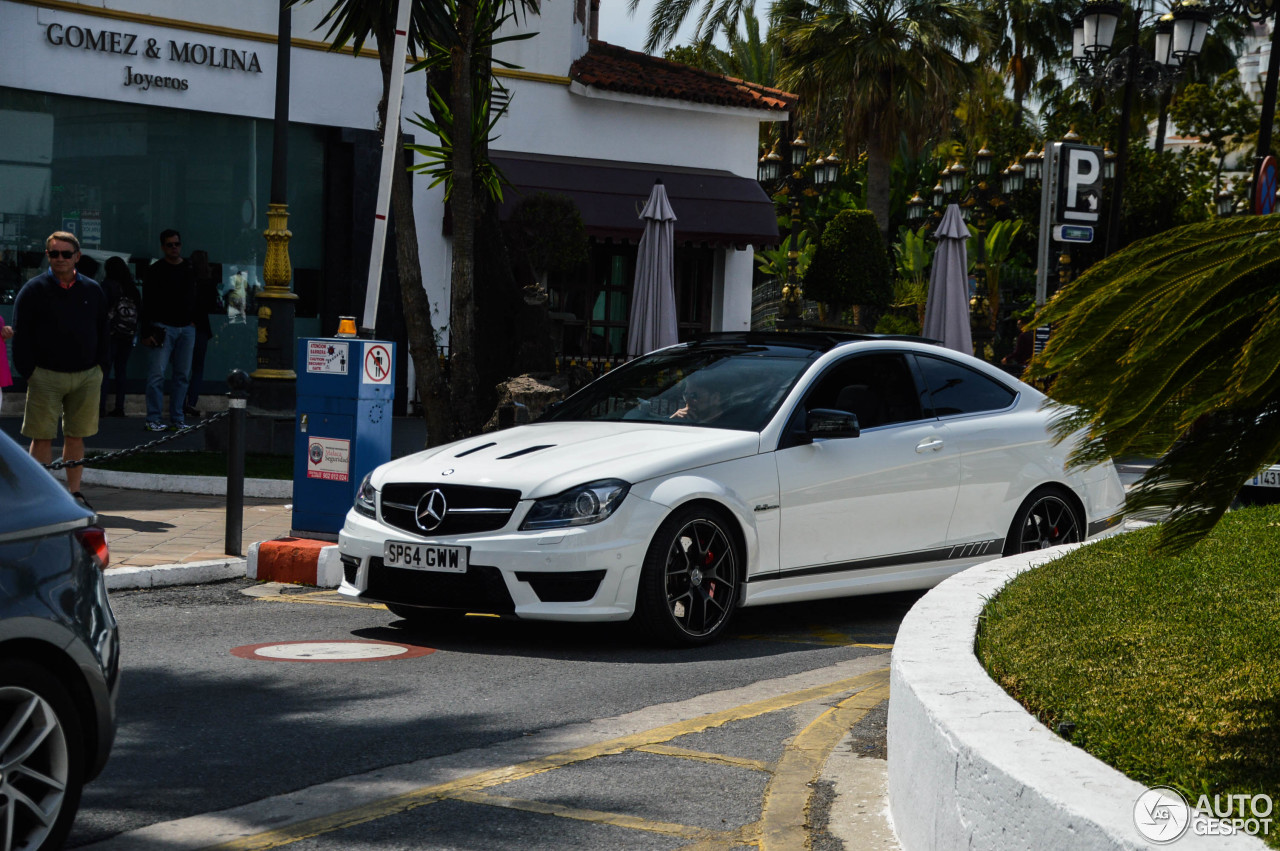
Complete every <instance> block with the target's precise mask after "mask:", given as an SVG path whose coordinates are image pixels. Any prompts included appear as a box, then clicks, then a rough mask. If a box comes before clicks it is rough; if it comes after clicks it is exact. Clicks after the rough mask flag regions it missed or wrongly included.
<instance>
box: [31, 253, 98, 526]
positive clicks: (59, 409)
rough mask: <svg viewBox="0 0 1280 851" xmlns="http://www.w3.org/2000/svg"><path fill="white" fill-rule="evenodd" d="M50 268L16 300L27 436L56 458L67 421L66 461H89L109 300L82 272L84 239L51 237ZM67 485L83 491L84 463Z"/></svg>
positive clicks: (35, 451)
mask: <svg viewBox="0 0 1280 851" xmlns="http://www.w3.org/2000/svg"><path fill="white" fill-rule="evenodd" d="M44 245H45V254H46V255H47V256H48V258H49V271H47V272H45V273H44V274H42V275H37V276H36V277H34V278H32V279H31V280H30V281H27V283H26V284H25V285H24V286H23V287H22V289H21V290H20V291H19V292H18V298H17V299H16V300H15V301H14V304H13V331H14V334H13V360H14V365H15V366H16V367H17V368H18V371H19V372H21V373H22V374H23V375H25V376H26V377H27V401H26V408H25V410H24V411H23V416H22V434H23V435H24V436H25V437H29V438H31V455H32V456H33V457H34V458H35V459H36V460H37V461H39V462H40V463H42V464H48V463H49V462H50V461H52V460H53V440H54V438H55V437H57V436H58V420H59V418H61V420H62V460H64V461H78V460H80V459H82V458H84V439H85V438H86V437H92V436H93V435H95V434H97V433H98V398H99V395H100V393H101V388H102V370H103V367H104V366H105V365H106V363H107V357H108V342H109V340H108V337H107V297H106V296H105V295H104V294H103V292H102V288H101V287H99V286H98V284H97V282H96V281H93V280H91V279H89V278H86V277H85V276H84V275H81V274H79V273H78V272H77V271H76V261H78V260H79V259H80V241H79V240H78V239H77V238H76V235H75V234H73V233H67V232H66V231H57V232H55V233H53V234H51V235H50V236H49V238H48V239H46V240H45V243H44ZM66 471H67V490H69V491H71V495H72V496H74V497H75V498H76V499H78V500H80V502H82V503H84V504H85V505H86V507H87V506H88V503H87V502H86V501H85V498H84V497H83V496H82V495H81V494H80V478H81V471H82V468H80V467H78V466H76V467H67V468H66Z"/></svg>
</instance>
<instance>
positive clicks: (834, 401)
mask: <svg viewBox="0 0 1280 851" xmlns="http://www.w3.org/2000/svg"><path fill="white" fill-rule="evenodd" d="M814 408H834V409H836V410H839V411H848V412H849V413H851V414H853V415H855V416H856V417H857V418H858V425H860V426H861V427H862V428H875V427H876V426H881V425H889V424H891V423H901V422H910V421H912V420H918V419H920V402H919V400H918V399H917V398H916V384H915V380H914V379H913V378H912V377H911V370H910V369H909V368H908V366H907V362H906V359H905V358H903V357H902V355H900V354H896V353H894V354H889V353H883V354H868V355H854V356H853V357H850V358H847V359H845V360H843V361H841V362H840V363H837V364H835V365H834V366H832V367H831V368H830V369H829V370H827V372H826V373H825V374H824V375H823V376H822V378H820V379H818V383H817V384H816V385H815V386H814V388H813V390H812V391H811V392H810V393H809V395H808V397H807V398H806V399H805V410H807V411H811V410H813V409H814Z"/></svg>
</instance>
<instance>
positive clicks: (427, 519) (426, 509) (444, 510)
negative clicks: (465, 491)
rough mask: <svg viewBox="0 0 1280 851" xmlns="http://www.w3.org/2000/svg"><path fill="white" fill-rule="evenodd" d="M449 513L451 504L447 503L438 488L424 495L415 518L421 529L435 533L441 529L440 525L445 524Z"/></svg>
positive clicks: (419, 502)
mask: <svg viewBox="0 0 1280 851" xmlns="http://www.w3.org/2000/svg"><path fill="white" fill-rule="evenodd" d="M448 513H449V503H448V502H446V501H445V498H444V494H443V493H441V492H440V489H439V488H436V489H435V490H429V491H427V492H426V493H425V494H423V495H422V499H420V500H418V507H417V508H415V509H414V512H413V518H414V520H416V521H417V523H418V528H419V529H421V530H422V531H424V532H434V531H435V530H437V529H439V528H440V524H442V523H444V518H445V515H446V514H448Z"/></svg>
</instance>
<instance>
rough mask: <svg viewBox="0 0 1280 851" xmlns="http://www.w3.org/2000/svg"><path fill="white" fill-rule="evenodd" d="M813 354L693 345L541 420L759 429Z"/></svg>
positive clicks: (631, 370)
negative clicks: (635, 421)
mask: <svg viewBox="0 0 1280 851" xmlns="http://www.w3.org/2000/svg"><path fill="white" fill-rule="evenodd" d="M814 356H815V353H814V352H813V351H812V350H806V349H792V348H783V347H779V346H751V345H737V346H690V347H688V348H678V349H669V350H666V351H662V352H657V353H655V354H651V355H646V356H645V357H642V358H639V359H637V360H634V361H632V362H630V363H628V364H626V365H625V366H621V367H619V368H618V369H615V370H614V371H613V372H610V373H608V374H607V375H605V376H604V377H602V378H599V379H597V380H596V381H594V382H592V383H591V384H589V385H587V386H586V387H584V388H583V389H582V390H580V391H578V392H577V393H575V394H574V395H573V396H571V397H569V398H568V399H567V400H566V401H565V402H564V404H562V405H559V406H557V407H556V408H555V409H554V410H552V411H550V412H548V413H547V414H546V415H545V416H544V417H543V420H556V421H565V420H594V421H598V422H604V421H612V420H639V421H642V422H657V423H668V424H670V425H673V426H706V427H710V428H724V429H737V430H741V431H760V430H761V429H762V428H764V426H765V424H766V423H768V422H769V420H770V418H771V417H772V416H773V414H774V412H775V411H777V409H778V405H780V404H781V403H782V400H783V398H785V397H786V395H787V392H788V391H789V390H791V388H792V386H794V385H795V383H796V380H797V379H798V378H799V377H800V375H801V374H802V373H803V372H804V371H805V369H806V368H807V367H808V366H809V364H810V362H811V359H812V358H813V357H814Z"/></svg>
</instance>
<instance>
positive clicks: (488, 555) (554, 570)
mask: <svg viewBox="0 0 1280 851" xmlns="http://www.w3.org/2000/svg"><path fill="white" fill-rule="evenodd" d="M526 509H527V506H521V507H520V508H519V509H517V510H516V511H515V512H514V513H513V515H512V519H511V520H510V521H509V522H508V524H507V526H506V527H504V528H503V529H500V530H498V531H496V532H489V533H481V534H471V535H457V536H451V537H441V538H430V537H425V536H416V535H413V534H411V533H408V532H405V531H404V530H402V529H397V528H395V527H392V526H388V525H386V524H384V523H381V522H379V521H378V520H375V519H374V518H371V517H368V516H365V515H363V514H359V513H357V512H355V511H354V510H353V511H349V512H347V517H346V522H345V523H344V525H343V528H342V531H341V532H339V534H338V549H339V552H340V553H341V556H342V562H343V581H342V585H341V586H340V587H339V589H338V591H339V593H341V594H345V595H347V596H349V597H355V598H358V599H360V600H367V601H371V602H379V603H398V604H401V605H407V606H424V607H431V608H443V609H452V610H461V611H470V612H484V613H489V614H498V615H514V616H516V617H520V618H527V619H530V620H559V621H624V620H627V619H629V618H630V617H631V615H632V614H633V613H634V611H635V605H636V590H637V588H638V586H639V582H640V571H641V569H642V567H643V564H644V557H645V553H646V552H647V550H648V548H649V542H650V541H651V540H652V538H653V533H654V531H655V530H656V529H657V528H658V525H659V524H660V523H661V522H662V519H663V517H664V516H665V515H666V509H665V508H663V507H662V506H659V505H657V504H655V503H652V502H649V501H647V500H645V499H642V498H640V497H638V496H636V495H635V494H634V493H632V494H629V495H628V496H627V498H626V499H625V500H624V501H623V503H622V505H620V506H619V507H618V510H617V511H616V512H615V513H614V514H613V516H611V517H609V518H608V519H606V520H604V521H603V522H601V523H596V524H592V525H590V526H577V527H571V528H564V529H554V530H546V531H537V532H522V531H519V524H520V521H521V519H522V518H523V517H524V514H525V510H526ZM387 541H409V542H414V543H432V544H441V545H448V546H465V547H467V548H468V549H469V551H470V552H469V556H468V568H467V572H466V573H465V574H455V573H444V572H438V571H429V570H414V569H407V568H395V567H387V566H386V565H384V564H383V561H382V558H383V552H384V545H385V543H386V542H387Z"/></svg>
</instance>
